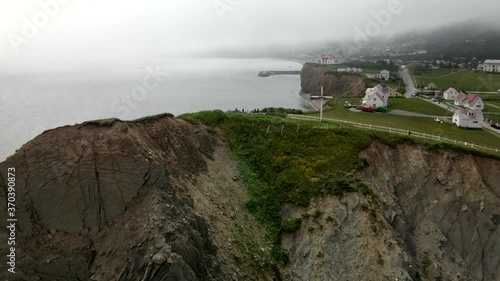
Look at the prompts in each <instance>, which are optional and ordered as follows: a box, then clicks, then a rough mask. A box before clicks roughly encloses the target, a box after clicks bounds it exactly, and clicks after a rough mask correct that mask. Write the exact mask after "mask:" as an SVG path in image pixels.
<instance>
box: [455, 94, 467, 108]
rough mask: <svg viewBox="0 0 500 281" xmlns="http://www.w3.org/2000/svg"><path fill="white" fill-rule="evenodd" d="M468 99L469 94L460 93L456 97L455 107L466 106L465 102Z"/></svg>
mask: <svg viewBox="0 0 500 281" xmlns="http://www.w3.org/2000/svg"><path fill="white" fill-rule="evenodd" d="M466 99H467V94H466V93H464V92H460V93H459V94H458V95H457V96H456V97H455V105H456V106H464V102H465V100H466Z"/></svg>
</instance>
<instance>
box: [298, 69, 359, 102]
mask: <svg viewBox="0 0 500 281" xmlns="http://www.w3.org/2000/svg"><path fill="white" fill-rule="evenodd" d="M300 80H301V87H302V92H303V93H311V94H312V93H318V92H319V91H320V89H321V86H324V90H325V95H329V96H336V95H345V94H346V93H347V96H354V97H356V96H359V95H361V94H362V93H363V91H364V90H365V82H364V80H363V76H362V75H360V74H351V73H341V72H335V71H333V69H332V68H331V67H329V66H326V65H318V64H311V63H306V64H304V66H303V67H302V71H301V73H300Z"/></svg>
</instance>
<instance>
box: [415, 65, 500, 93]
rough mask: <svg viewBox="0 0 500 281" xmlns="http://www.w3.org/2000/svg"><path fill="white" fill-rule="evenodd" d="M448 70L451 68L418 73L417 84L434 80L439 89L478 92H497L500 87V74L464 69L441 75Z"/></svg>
mask: <svg viewBox="0 0 500 281" xmlns="http://www.w3.org/2000/svg"><path fill="white" fill-rule="evenodd" d="M446 71H449V70H441V69H433V70H431V71H425V72H420V73H421V74H417V75H416V76H415V78H416V80H417V84H419V86H421V87H424V86H427V85H428V84H429V83H431V82H434V83H435V84H436V85H437V87H438V88H439V89H447V88H449V87H454V88H455V89H457V90H459V91H478V92H495V91H497V90H498V89H500V74H494V73H484V72H474V71H471V70H463V71H460V72H457V71H455V72H453V73H452V74H449V75H446V76H444V77H439V76H441V75H443V74H446ZM417 73H418V72H417ZM438 77H439V78H438Z"/></svg>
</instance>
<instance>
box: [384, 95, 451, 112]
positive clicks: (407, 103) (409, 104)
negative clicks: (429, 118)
mask: <svg viewBox="0 0 500 281" xmlns="http://www.w3.org/2000/svg"><path fill="white" fill-rule="evenodd" d="M389 104H390V107H389V110H394V109H399V110H405V111H411V112H416V113H421V114H428V115H439V116H451V115H453V114H452V113H451V112H449V111H448V110H446V109H444V108H442V107H439V106H437V105H435V104H432V103H430V102H427V101H424V100H421V99H405V98H389Z"/></svg>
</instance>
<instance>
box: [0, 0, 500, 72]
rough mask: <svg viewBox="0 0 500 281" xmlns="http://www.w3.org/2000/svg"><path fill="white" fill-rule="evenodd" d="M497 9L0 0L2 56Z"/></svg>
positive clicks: (265, 0)
mask: <svg viewBox="0 0 500 281" xmlns="http://www.w3.org/2000/svg"><path fill="white" fill-rule="evenodd" d="M56 1H57V2H56ZM41 3H49V4H51V3H52V4H51V5H46V7H45V8H44V7H42V5H41ZM54 3H56V5H54ZM398 3H399V6H398ZM388 5H393V8H392V11H394V10H398V11H400V12H397V13H393V12H391V9H389V8H388ZM394 7H396V8H394ZM499 10H500V2H499V1H498V0H477V1H468V0H467V1H466V0H439V1H435V0H432V1H431V0H420V1H413V0H411V1H410V0H400V1H398V0H369V1H367V0H275V1H273V0H140V1H139V0H137V1H133V0H99V1H98V0H64V1H63V0H38V1H35V0H22V1H13V0H0V59H2V61H9V62H13V61H17V60H21V59H23V58H24V59H26V58H32V57H44V58H49V57H61V56H67V57H78V56H94V57H96V58H99V57H108V56H112V55H115V56H123V55H125V54H141V53H150V54H176V53H179V52H186V51H194V50H203V49H211V48H214V47H217V46H228V45H229V46H231V45H235V46H242V45H247V44H251V45H265V44H272V43H283V42H289V43H291V44H293V43H298V42H304V41H321V40H335V39H346V40H353V37H354V34H355V30H356V28H359V29H360V30H364V29H365V28H366V27H367V25H369V24H370V22H372V21H374V20H375V19H374V15H373V14H374V13H384V12H381V11H387V12H388V13H391V19H390V20H389V22H388V24H387V26H382V28H381V32H380V35H391V34H394V33H400V32H404V31H406V30H411V29H415V28H424V27H437V26H441V25H447V24H451V23H453V22H460V21H467V20H471V19H481V18H483V19H494V18H498V11H499ZM47 14H50V15H49V16H48V17H45V16H44V15H47ZM31 24H33V25H34V30H33V26H30V25H31ZM0 63H1V62H0Z"/></svg>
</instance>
